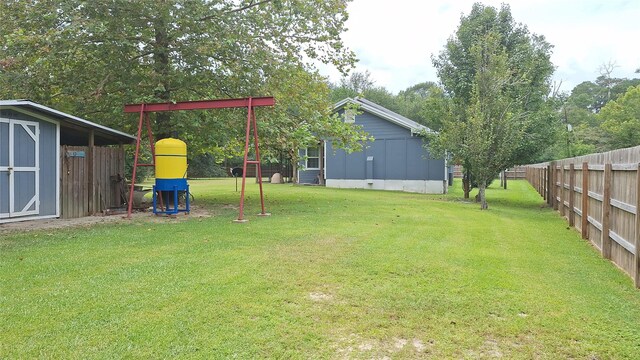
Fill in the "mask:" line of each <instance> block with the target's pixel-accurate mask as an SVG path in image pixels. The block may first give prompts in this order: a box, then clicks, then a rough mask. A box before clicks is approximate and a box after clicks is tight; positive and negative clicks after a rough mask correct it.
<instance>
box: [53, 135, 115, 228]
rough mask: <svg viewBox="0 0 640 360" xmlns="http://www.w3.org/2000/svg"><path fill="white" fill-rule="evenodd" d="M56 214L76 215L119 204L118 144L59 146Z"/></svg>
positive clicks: (62, 216)
mask: <svg viewBox="0 0 640 360" xmlns="http://www.w3.org/2000/svg"><path fill="white" fill-rule="evenodd" d="M60 156H61V159H60V160H61V161H60V164H61V169H60V170H61V171H60V173H61V179H60V217H61V218H66V219H69V218H78V217H83V216H88V215H92V214H94V213H97V212H101V211H104V210H106V209H108V208H110V207H119V206H122V204H123V203H122V196H121V195H122V189H123V188H122V186H121V180H122V181H124V180H123V179H122V176H123V174H124V150H123V149H122V148H110V147H94V148H93V149H90V147H88V146H62V147H61V151H60Z"/></svg>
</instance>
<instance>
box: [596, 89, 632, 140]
mask: <svg viewBox="0 0 640 360" xmlns="http://www.w3.org/2000/svg"><path fill="white" fill-rule="evenodd" d="M598 117H599V118H600V119H601V120H602V129H603V130H604V131H605V133H606V135H607V137H608V139H609V144H610V145H611V147H612V148H613V149H619V148H624V147H631V146H637V145H640V85H639V86H635V87H630V88H629V89H628V90H627V92H626V93H624V95H622V96H620V97H619V98H618V99H616V100H613V101H610V102H609V103H607V104H606V105H605V106H604V107H603V108H602V110H601V111H600V113H599V114H598Z"/></svg>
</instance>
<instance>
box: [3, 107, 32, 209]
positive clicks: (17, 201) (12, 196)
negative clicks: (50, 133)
mask: <svg viewBox="0 0 640 360" xmlns="http://www.w3.org/2000/svg"><path fill="white" fill-rule="evenodd" d="M38 125H39V124H38V123H37V122H31V121H22V120H11V119H0V217H2V218H6V217H18V216H25V215H37V214H38V213H39V208H40V201H39V191H38V190H39V183H38V179H39V176H38V175H39V174H38V173H39V169H38V168H39V163H38V135H39V131H40V129H39V126H38Z"/></svg>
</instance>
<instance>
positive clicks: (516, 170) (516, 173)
mask: <svg viewBox="0 0 640 360" xmlns="http://www.w3.org/2000/svg"><path fill="white" fill-rule="evenodd" d="M462 170H463V169H462V165H454V166H453V177H454V178H456V179H462ZM506 176H507V179H509V180H524V179H525V178H526V167H525V166H514V167H512V168H511V169H507V170H506Z"/></svg>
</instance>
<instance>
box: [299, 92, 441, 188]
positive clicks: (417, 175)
mask: <svg viewBox="0 0 640 360" xmlns="http://www.w3.org/2000/svg"><path fill="white" fill-rule="evenodd" d="M349 103H351V104H355V105H357V106H358V112H359V114H357V115H356V114H352V115H350V114H349V113H348V112H349V110H345V106H346V105H347V104H349ZM334 111H336V112H338V113H340V114H342V115H344V113H345V111H347V115H346V116H343V117H344V119H345V121H347V122H353V123H354V124H356V125H361V126H362V128H363V130H364V131H366V132H367V133H369V134H370V135H371V136H373V137H374V139H375V140H374V141H373V142H368V143H367V144H365V149H364V150H363V151H361V152H354V153H351V154H347V153H346V152H345V151H344V150H341V149H337V148H334V147H333V145H332V142H331V140H326V141H323V142H322V143H321V144H319V145H318V146H317V147H310V148H307V149H303V150H302V151H301V155H302V156H303V158H304V163H303V164H301V165H302V166H301V170H299V172H298V182H299V183H301V184H314V183H315V184H322V183H324V184H325V185H326V186H328V187H336V188H359V189H378V190H399V191H407V192H417V193H427V194H444V193H446V192H447V183H448V174H447V167H446V161H445V159H434V158H432V157H431V156H430V154H429V152H428V151H427V150H426V149H425V148H424V146H423V138H422V136H420V135H419V134H420V133H421V132H423V131H427V132H429V131H431V130H430V129H428V128H427V127H425V126H423V125H420V124H418V123H416V122H415V121H412V120H410V119H407V118H406V117H404V116H402V115H399V114H397V113H395V112H393V111H391V110H389V109H386V108H384V107H382V106H380V105H378V104H375V103H373V102H371V101H368V100H366V99H363V98H355V99H351V98H347V99H344V100H342V101H340V102H338V103H336V104H335V105H334Z"/></svg>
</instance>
